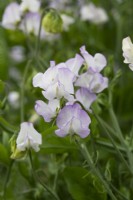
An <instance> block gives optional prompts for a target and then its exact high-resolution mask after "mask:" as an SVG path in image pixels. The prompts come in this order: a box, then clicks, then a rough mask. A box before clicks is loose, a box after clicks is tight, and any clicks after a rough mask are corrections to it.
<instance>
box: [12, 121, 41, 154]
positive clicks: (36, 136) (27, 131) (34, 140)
mask: <svg viewBox="0 0 133 200" xmlns="http://www.w3.org/2000/svg"><path fill="white" fill-rule="evenodd" d="M16 143H17V149H18V150H19V151H25V150H26V149H29V148H33V149H34V150H35V151H36V152H37V151H39V150H40V149H39V145H41V144H42V136H41V134H40V133H38V132H37V131H36V130H35V129H34V127H33V124H32V123H30V122H23V123H21V129H20V132H19V134H18V137H17V140H16Z"/></svg>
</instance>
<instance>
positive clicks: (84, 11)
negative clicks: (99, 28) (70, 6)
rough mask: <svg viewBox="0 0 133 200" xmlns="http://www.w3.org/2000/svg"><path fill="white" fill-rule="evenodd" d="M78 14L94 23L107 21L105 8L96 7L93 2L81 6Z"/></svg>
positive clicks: (84, 19)
mask: <svg viewBox="0 0 133 200" xmlns="http://www.w3.org/2000/svg"><path fill="white" fill-rule="evenodd" d="M80 15H81V19H82V20H83V21H86V20H88V21H90V22H92V23H94V24H103V23H105V22H107V21H108V16H107V13H106V12H105V10H104V9H103V8H101V7H96V6H95V5H94V4H93V3H90V4H87V5H84V6H82V7H81V10H80Z"/></svg>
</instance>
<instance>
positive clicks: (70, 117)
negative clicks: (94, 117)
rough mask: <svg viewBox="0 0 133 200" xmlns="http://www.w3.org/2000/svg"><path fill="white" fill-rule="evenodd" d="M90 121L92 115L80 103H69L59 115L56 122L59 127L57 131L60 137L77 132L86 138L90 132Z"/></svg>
mask: <svg viewBox="0 0 133 200" xmlns="http://www.w3.org/2000/svg"><path fill="white" fill-rule="evenodd" d="M90 123H91V119H90V117H89V116H88V114H87V113H86V112H85V111H84V110H83V109H81V107H80V105H79V104H73V105H67V106H65V107H64V108H63V109H62V110H61V111H60V112H59V115H58V116H57V120H56V124H57V126H58V128H59V129H58V130H56V131H55V133H56V135H58V136H60V137H64V136H66V135H67V134H70V135H73V134H77V135H79V136H80V137H81V138H85V137H87V136H88V135H89V133H90V130H89V128H88V126H89V124H90Z"/></svg>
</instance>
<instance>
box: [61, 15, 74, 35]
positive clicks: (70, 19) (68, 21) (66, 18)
mask: <svg viewBox="0 0 133 200" xmlns="http://www.w3.org/2000/svg"><path fill="white" fill-rule="evenodd" d="M61 18H62V21H63V30H65V31H68V30H69V26H70V25H71V24H73V23H74V22H75V20H74V18H73V17H71V16H69V15H66V14H61Z"/></svg>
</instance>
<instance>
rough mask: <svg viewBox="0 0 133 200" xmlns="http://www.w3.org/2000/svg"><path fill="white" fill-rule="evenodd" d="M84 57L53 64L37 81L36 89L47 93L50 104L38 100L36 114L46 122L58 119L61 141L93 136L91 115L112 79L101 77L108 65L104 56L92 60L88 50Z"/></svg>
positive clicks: (58, 131) (81, 50) (83, 53)
mask: <svg viewBox="0 0 133 200" xmlns="http://www.w3.org/2000/svg"><path fill="white" fill-rule="evenodd" d="M80 53H81V55H82V56H81V55H79V54H76V55H75V57H74V58H71V59H69V60H67V61H66V62H63V63H60V64H57V65H56V64H55V62H54V61H51V63H50V67H49V68H48V69H47V70H46V71H45V73H38V74H36V75H35V76H34V77H33V86H34V87H40V88H41V89H42V90H43V91H42V94H43V96H44V97H45V100H46V102H43V101H42V100H37V101H36V105H35V110H36V112H37V113H38V114H39V115H41V116H42V117H43V118H44V120H45V121H46V122H50V121H51V120H52V119H53V118H55V117H56V116H57V118H56V125H57V126H58V128H59V129H58V130H56V131H55V133H56V134H57V135H58V136H60V137H63V136H65V135H67V134H71V135H73V134H78V135H79V136H80V137H82V138H84V137H86V136H87V135H88V134H89V132H90V130H89V128H88V126H89V124H90V123H91V120H90V117H89V115H88V114H87V111H89V110H90V106H91V104H92V103H93V102H94V101H95V100H96V98H97V94H98V93H100V92H102V91H103V90H104V89H105V88H107V87H108V78H106V77H103V76H102V74H101V73H100V72H101V70H102V69H103V68H104V67H105V66H106V64H107V62H106V58H105V57H104V56H103V55H102V54H100V53H97V54H95V55H94V56H92V55H91V54H89V53H88V52H87V51H86V49H85V46H82V47H81V48H80ZM62 102H63V103H62ZM62 105H63V108H62Z"/></svg>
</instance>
